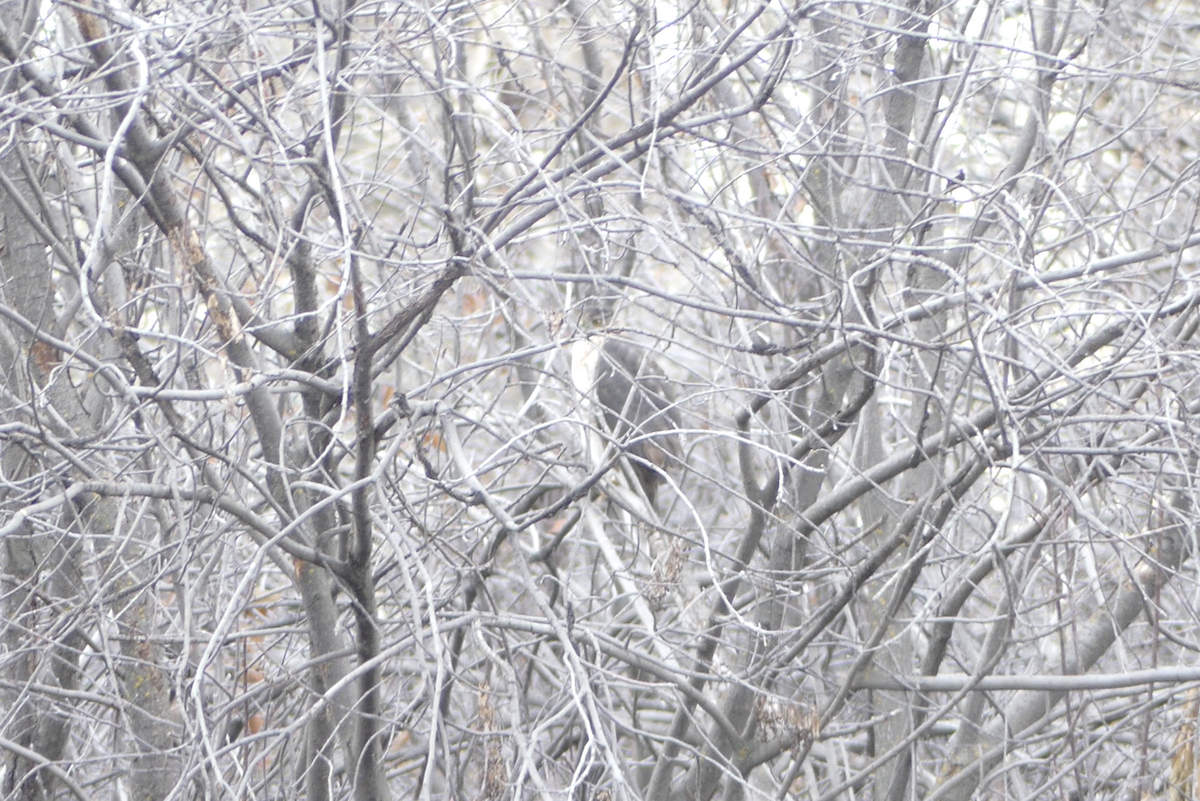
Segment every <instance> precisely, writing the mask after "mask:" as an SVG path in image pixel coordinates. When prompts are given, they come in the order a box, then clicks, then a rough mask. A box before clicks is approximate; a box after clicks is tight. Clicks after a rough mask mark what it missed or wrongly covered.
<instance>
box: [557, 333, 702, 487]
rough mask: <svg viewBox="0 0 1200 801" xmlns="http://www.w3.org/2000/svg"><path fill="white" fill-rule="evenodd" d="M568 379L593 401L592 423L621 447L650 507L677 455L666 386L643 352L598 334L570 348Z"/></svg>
mask: <svg viewBox="0 0 1200 801" xmlns="http://www.w3.org/2000/svg"><path fill="white" fill-rule="evenodd" d="M571 378H572V381H573V382H574V384H575V386H576V388H577V389H579V391H580V392H582V393H584V395H585V396H586V397H589V398H592V399H593V400H594V401H595V403H596V406H597V409H596V411H597V417H598V418H599V420H598V422H601V423H603V429H604V430H605V431H606V432H607V433H608V434H609V435H610V436H611V437H612V438H613V440H614V441H615V442H616V443H617V444H618V445H620V446H621V448H622V450H623V451H624V453H625V456H626V457H627V459H628V461H629V466H630V467H631V468H632V470H633V474H634V476H635V477H636V478H637V481H638V484H639V485H640V486H641V488H642V491H643V492H644V493H645V494H646V500H648V501H649V502H650V505H651V507H653V506H654V502H655V498H656V496H657V495H658V487H659V485H660V484H662V483H663V481H664V480H665V478H666V475H667V473H666V471H667V470H668V469H669V468H670V467H672V466H673V465H675V464H678V462H679V459H680V458H681V457H682V455H683V452H682V449H681V448H680V443H679V429H680V428H681V425H680V419H679V410H678V407H677V404H676V400H675V391H674V388H673V387H672V384H671V380H670V379H669V378H668V377H667V375H666V373H665V372H663V370H662V368H661V367H659V365H658V362H657V361H655V360H654V359H653V358H652V357H651V356H650V353H649V351H648V350H647V349H646V348H643V347H640V346H638V345H634V344H633V343H630V342H627V341H625V340H622V339H618V338H616V337H614V336H612V335H606V334H603V333H596V334H590V335H589V336H587V337H585V338H583V339H581V340H579V341H577V342H576V343H575V344H574V346H573V348H572V354H571Z"/></svg>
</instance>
